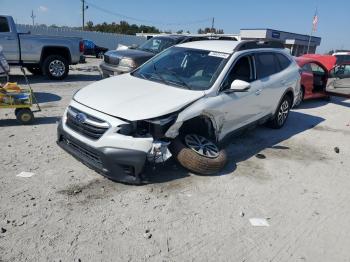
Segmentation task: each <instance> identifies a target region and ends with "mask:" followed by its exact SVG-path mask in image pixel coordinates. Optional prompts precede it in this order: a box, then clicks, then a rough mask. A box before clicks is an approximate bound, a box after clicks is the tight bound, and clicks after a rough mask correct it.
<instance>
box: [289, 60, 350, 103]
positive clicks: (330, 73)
mask: <svg viewBox="0 0 350 262" xmlns="http://www.w3.org/2000/svg"><path fill="white" fill-rule="evenodd" d="M296 61H297V63H298V65H299V66H300V68H301V92H300V96H299V101H300V102H301V101H303V100H307V99H316V98H329V97H330V96H331V95H333V96H342V97H350V63H346V64H341V65H337V66H335V64H336V57H334V56H329V55H304V56H301V57H297V58H296Z"/></svg>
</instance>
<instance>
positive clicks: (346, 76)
mask: <svg viewBox="0 0 350 262" xmlns="http://www.w3.org/2000/svg"><path fill="white" fill-rule="evenodd" d="M326 93H327V94H329V95H333V96H341V97H349V98H350V64H348V65H338V66H336V67H335V68H333V69H332V70H331V72H330V74H329V78H328V81H327V87H326Z"/></svg>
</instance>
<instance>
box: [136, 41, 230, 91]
mask: <svg viewBox="0 0 350 262" xmlns="http://www.w3.org/2000/svg"><path fill="white" fill-rule="evenodd" d="M228 57H229V54H226V53H218V52H211V51H206V50H198V49H189V48H182V47H171V48H169V49H168V50H165V51H164V52H163V53H161V54H160V55H158V56H156V57H154V58H152V59H151V60H149V61H148V62H147V63H146V64H144V65H142V66H141V67H139V68H138V69H137V70H136V71H134V73H132V75H133V76H136V77H141V78H144V79H148V80H151V81H158V82H163V83H166V84H168V85H172V86H175V87H180V88H185V89H190V90H198V91H203V90H207V89H209V88H210V87H211V86H212V85H213V84H214V82H215V80H216V78H217V77H218V75H219V74H220V72H221V70H222V68H223V67H224V66H225V64H226V62H227V60H228Z"/></svg>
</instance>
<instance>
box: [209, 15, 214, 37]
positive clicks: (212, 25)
mask: <svg viewBox="0 0 350 262" xmlns="http://www.w3.org/2000/svg"><path fill="white" fill-rule="evenodd" d="M214 23H215V18H214V17H213V20H212V21H211V30H210V31H211V33H212V34H213V33H214Z"/></svg>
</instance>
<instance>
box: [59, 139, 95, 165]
mask: <svg viewBox="0 0 350 262" xmlns="http://www.w3.org/2000/svg"><path fill="white" fill-rule="evenodd" d="M61 142H62V143H65V144H66V145H67V146H68V147H69V148H70V149H71V150H74V152H75V153H76V154H78V156H79V157H81V158H87V159H89V160H90V161H91V162H92V163H93V165H94V166H96V167H97V168H100V169H102V161H101V158H100V156H99V155H98V154H97V153H95V152H93V151H92V150H89V149H88V148H85V147H83V146H80V145H78V144H77V143H74V142H73V141H72V140H70V139H67V138H66V137H64V136H62V137H61Z"/></svg>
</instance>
